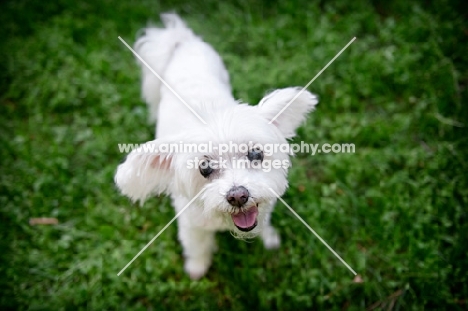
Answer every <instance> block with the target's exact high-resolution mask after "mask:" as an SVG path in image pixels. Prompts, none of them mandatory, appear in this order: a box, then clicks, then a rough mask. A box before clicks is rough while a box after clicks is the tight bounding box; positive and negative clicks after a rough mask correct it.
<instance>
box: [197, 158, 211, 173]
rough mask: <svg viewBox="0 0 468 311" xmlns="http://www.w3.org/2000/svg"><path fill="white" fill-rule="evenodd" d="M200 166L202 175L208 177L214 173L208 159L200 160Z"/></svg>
mask: <svg viewBox="0 0 468 311" xmlns="http://www.w3.org/2000/svg"><path fill="white" fill-rule="evenodd" d="M198 168H199V170H200V174H202V176H203V177H205V178H207V177H208V176H210V174H211V173H213V168H212V167H211V166H210V162H209V161H208V160H206V159H204V160H201V161H200V164H199V165H198Z"/></svg>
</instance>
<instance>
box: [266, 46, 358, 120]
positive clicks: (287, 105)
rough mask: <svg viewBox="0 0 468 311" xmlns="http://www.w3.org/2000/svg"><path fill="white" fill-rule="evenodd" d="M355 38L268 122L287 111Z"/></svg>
mask: <svg viewBox="0 0 468 311" xmlns="http://www.w3.org/2000/svg"><path fill="white" fill-rule="evenodd" d="M354 40H356V37H354V38H353V39H351V41H349V43H348V44H346V46H345V47H344V48H342V49H341V51H339V52H338V54H336V55H335V57H333V58H332V60H331V61H329V62H328V64H327V65H326V66H325V67H323V69H322V70H320V71H319V73H318V74H317V75H316V76H315V77H314V78H313V79H312V80H310V81H309V83H307V85H306V86H304V88H303V89H302V90H301V91H300V92H299V93H297V95H296V96H294V98H293V99H291V100H290V101H289V103H287V104H286V106H284V108H283V109H281V111H280V112H278V113H277V114H276V116H275V117H274V118H273V119H271V121H270V122H268V124H271V123H273V121H275V120H276V118H278V117H279V115H280V114H282V113H283V112H284V111H285V110H286V109H287V108H288V107H289V105H291V103H292V102H293V101H294V100H295V99H296V98H298V97H299V95H301V94H302V92H304V90H305V89H306V88H308V87H309V86H310V85H311V84H312V82H314V81H315V79H317V78H318V77H319V76H320V75H321V74H322V72H324V71H325V69H327V68H328V66H330V65H331V64H332V63H333V62H334V61H335V59H337V58H338V56H340V55H341V53H343V52H344V50H346V49H347V48H348V46H350V45H351V43H353V42H354Z"/></svg>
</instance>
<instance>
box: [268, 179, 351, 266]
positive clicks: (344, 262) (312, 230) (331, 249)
mask: <svg viewBox="0 0 468 311" xmlns="http://www.w3.org/2000/svg"><path fill="white" fill-rule="evenodd" d="M268 189H270V191H271V192H272V193H273V194H274V195H275V196H276V197H277V198H278V199H279V200H280V201H281V202H283V204H284V205H286V207H287V208H289V210H290V211H291V212H292V213H293V214H294V216H296V217H297V218H298V219H299V220H300V221H301V222H302V223H303V224H304V226H306V227H307V229H309V230H310V231H311V232H312V233H313V234H314V235H315V236H316V237H317V238H318V239H319V240H320V242H322V243H323V244H324V245H325V246H326V247H327V248H328V249H329V250H330V251H331V252H332V253H333V255H335V256H336V258H338V259H339V260H340V261H341V262H342V263H343V264H344V265H345V266H346V268H348V269H349V270H350V271H351V272H352V273H353V274H354V275H357V273H356V272H355V271H354V270H353V268H351V267H350V266H349V265H348V264H347V263H346V261H344V260H343V259H342V258H341V257H340V255H338V254H337V253H336V252H335V251H334V250H333V248H331V247H330V246H329V245H328V244H327V242H325V241H324V240H323V239H322V238H321V237H320V235H318V234H317V233H316V232H315V231H314V229H312V228H311V227H310V226H309V225H308V224H307V223H306V222H305V221H304V220H303V219H302V218H301V216H299V215H298V214H297V213H296V212H295V211H294V210H293V209H292V207H291V206H289V205H288V203H286V202H285V201H284V200H283V199H282V198H281V197H280V196H279V195H278V194H277V193H276V192H275V191H274V190H273V189H271V188H268Z"/></svg>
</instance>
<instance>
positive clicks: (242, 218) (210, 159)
mask: <svg viewBox="0 0 468 311" xmlns="http://www.w3.org/2000/svg"><path fill="white" fill-rule="evenodd" d="M295 97H297V98H295ZM294 98H295V100H294V101H293V102H292V104H290V105H289V106H288V107H287V108H286V109H285V110H284V111H282V109H283V108H284V107H285V106H286V105H287V104H288V103H289V102H290V101H291V100H292V99H294ZM317 102H318V101H317V98H316V97H315V96H314V95H312V94H311V93H309V92H307V91H305V92H302V93H300V90H299V89H297V88H288V89H282V90H278V91H276V92H273V93H271V94H270V95H267V96H266V97H265V98H264V99H262V101H261V102H260V104H259V105H257V106H248V105H245V104H235V103H232V104H229V105H218V106H216V103H213V106H212V107H211V108H210V109H207V111H206V112H203V111H200V112H199V114H200V115H201V116H202V118H203V119H204V120H205V121H206V123H207V125H204V124H202V123H200V125H199V126H198V127H196V128H192V129H190V131H187V132H186V133H183V135H179V136H174V137H163V138H158V139H157V140H155V141H151V142H148V143H146V144H145V146H148V147H151V148H147V149H146V150H140V151H136V150H135V151H133V152H132V153H130V154H129V155H128V157H127V159H126V161H125V162H124V163H122V164H121V165H120V166H119V168H118V170H117V173H116V176H115V181H116V184H117V186H118V187H119V188H120V190H121V191H122V193H123V194H125V195H127V196H128V197H130V198H131V199H132V200H134V201H136V200H140V201H144V200H145V199H146V198H147V197H148V196H149V195H151V194H159V193H161V192H164V191H167V192H169V193H171V194H176V195H182V196H184V197H186V198H187V199H189V200H190V199H192V198H193V197H195V196H197V194H199V193H201V194H200V195H199V196H198V197H197V199H196V203H197V204H196V205H197V206H198V207H200V208H202V210H201V211H200V213H203V215H204V216H205V218H206V219H208V220H209V219H222V221H223V222H224V224H225V225H227V226H228V227H229V228H230V229H231V231H232V232H233V233H235V235H236V236H238V237H251V236H255V235H256V234H258V233H259V232H260V230H261V227H262V225H263V223H264V221H265V217H267V215H269V212H270V210H271V208H272V207H273V204H274V202H275V201H276V196H275V195H274V194H273V192H272V190H273V191H274V193H276V194H278V195H282V194H283V193H284V191H285V190H286V188H287V184H288V182H287V170H288V167H289V166H290V161H289V156H290V154H289V150H286V149H284V148H280V147H278V146H285V145H286V144H287V140H286V139H287V138H290V137H292V136H294V132H295V130H296V128H297V127H298V126H299V125H300V123H301V122H302V121H303V120H304V118H305V116H306V114H307V113H308V112H309V111H311V110H312V109H313V108H314V106H315V105H316V104H317ZM207 108H208V107H207ZM281 111H282V113H281V114H280V115H279V116H278V117H277V118H276V119H275V120H274V121H273V122H271V123H270V121H271V120H272V119H273V118H274V117H275V116H276V115H277V114H278V113H279V112H281ZM274 146H277V147H276V148H275V147H274ZM171 147H172V150H171ZM267 147H268V148H267ZM275 149H276V150H275ZM151 151H152V152H151Z"/></svg>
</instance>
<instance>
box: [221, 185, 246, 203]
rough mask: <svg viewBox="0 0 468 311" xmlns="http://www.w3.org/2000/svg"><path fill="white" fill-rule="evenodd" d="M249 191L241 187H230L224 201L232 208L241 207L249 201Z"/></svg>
mask: <svg viewBox="0 0 468 311" xmlns="http://www.w3.org/2000/svg"><path fill="white" fill-rule="evenodd" d="M249 196H250V194H249V191H248V190H247V189H245V188H244V187H242V186H239V187H235V186H234V187H232V188H231V190H229V191H228V193H227V195H226V200H227V201H228V202H229V204H231V205H232V206H236V207H241V206H242V205H244V204H245V202H247V200H248V199H249Z"/></svg>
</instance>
